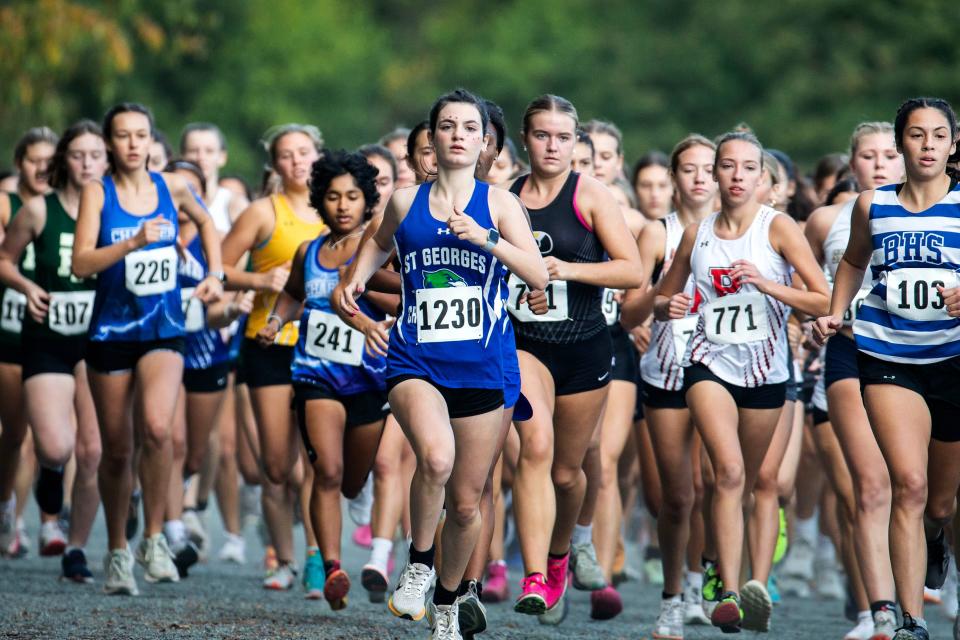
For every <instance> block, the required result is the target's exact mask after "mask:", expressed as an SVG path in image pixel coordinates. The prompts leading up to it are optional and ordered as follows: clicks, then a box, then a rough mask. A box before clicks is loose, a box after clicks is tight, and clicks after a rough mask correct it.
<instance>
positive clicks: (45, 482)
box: [34, 466, 63, 515]
mask: <svg viewBox="0 0 960 640" xmlns="http://www.w3.org/2000/svg"><path fill="white" fill-rule="evenodd" d="M34 493H35V494H36V498H37V505H38V506H39V507H40V510H41V511H43V512H44V513H47V514H50V515H56V514H59V513H60V509H62V508H63V467H59V468H56V469H54V468H50V467H44V466H41V467H40V474H39V476H38V477H37V486H36V489H35V491H34Z"/></svg>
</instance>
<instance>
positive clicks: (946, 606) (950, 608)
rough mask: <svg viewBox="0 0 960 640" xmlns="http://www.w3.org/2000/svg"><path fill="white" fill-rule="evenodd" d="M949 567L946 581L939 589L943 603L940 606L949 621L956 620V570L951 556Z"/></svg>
mask: <svg viewBox="0 0 960 640" xmlns="http://www.w3.org/2000/svg"><path fill="white" fill-rule="evenodd" d="M950 564H951V567H950V569H949V571H948V572H947V580H946V581H945V582H944V583H943V588H942V589H940V599H941V600H942V601H943V602H942V604H941V606H942V607H943V612H944V613H945V614H947V617H948V618H950V619H951V620H956V619H957V609H958V602H957V568H956V565H955V564H954V560H953V556H950Z"/></svg>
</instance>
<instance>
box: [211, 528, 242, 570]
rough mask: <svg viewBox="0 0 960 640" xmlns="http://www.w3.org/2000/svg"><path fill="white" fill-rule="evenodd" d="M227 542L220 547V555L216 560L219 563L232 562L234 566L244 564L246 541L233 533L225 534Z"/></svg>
mask: <svg viewBox="0 0 960 640" xmlns="http://www.w3.org/2000/svg"><path fill="white" fill-rule="evenodd" d="M226 535H227V540H226V542H224V543H223V546H222V547H220V553H219V554H217V558H218V559H219V560H220V562H233V563H235V564H246V562H247V541H246V540H244V539H243V536H238V535H237V534H235V533H227V534H226Z"/></svg>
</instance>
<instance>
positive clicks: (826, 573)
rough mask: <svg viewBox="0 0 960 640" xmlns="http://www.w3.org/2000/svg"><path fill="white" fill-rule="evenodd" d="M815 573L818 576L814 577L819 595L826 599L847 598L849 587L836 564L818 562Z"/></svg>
mask: <svg viewBox="0 0 960 640" xmlns="http://www.w3.org/2000/svg"><path fill="white" fill-rule="evenodd" d="M815 573H816V576H817V577H816V578H815V579H814V588H815V589H816V591H817V597H819V598H822V599H824V600H846V598H847V589H846V587H845V586H844V584H843V579H842V578H841V577H840V570H839V569H838V568H837V566H836V565H834V564H827V563H822V562H818V563H817V564H816V567H815Z"/></svg>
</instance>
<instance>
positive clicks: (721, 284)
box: [710, 267, 740, 296]
mask: <svg viewBox="0 0 960 640" xmlns="http://www.w3.org/2000/svg"><path fill="white" fill-rule="evenodd" d="M732 273H733V267H710V279H711V280H712V281H713V289H714V291H716V292H717V295H718V296H729V295H731V294H734V293H736V292H738V291H740V283H739V282H734V280H733V276H732V275H730V274H732Z"/></svg>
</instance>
